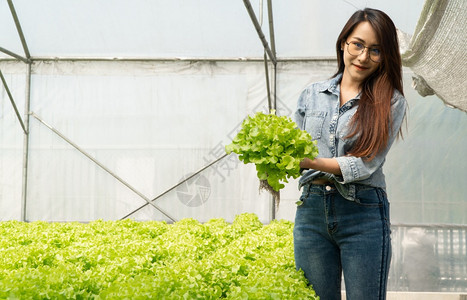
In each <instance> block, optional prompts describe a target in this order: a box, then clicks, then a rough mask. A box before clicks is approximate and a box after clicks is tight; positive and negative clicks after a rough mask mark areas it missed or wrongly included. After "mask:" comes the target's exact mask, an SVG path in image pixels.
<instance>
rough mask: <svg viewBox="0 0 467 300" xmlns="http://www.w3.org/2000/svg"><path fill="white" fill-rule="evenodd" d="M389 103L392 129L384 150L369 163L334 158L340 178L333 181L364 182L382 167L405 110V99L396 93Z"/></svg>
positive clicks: (359, 159) (360, 160) (359, 158)
mask: <svg viewBox="0 0 467 300" xmlns="http://www.w3.org/2000/svg"><path fill="white" fill-rule="evenodd" d="M391 103H392V104H391V114H392V128H391V134H390V136H389V140H388V144H387V146H386V148H385V149H384V150H383V151H381V152H380V153H378V154H377V155H376V156H375V158H373V159H372V160H370V161H368V160H365V159H363V158H361V157H355V156H340V157H336V160H337V163H338V164H339V167H340V169H341V172H342V176H333V177H334V178H333V179H334V180H336V181H337V182H339V183H342V184H346V183H350V182H355V181H360V180H365V179H367V178H369V177H370V176H371V175H372V174H373V173H374V172H376V171H377V170H378V169H380V168H381V167H382V165H383V164H384V162H385V160H386V155H387V153H388V152H389V149H390V148H391V146H392V144H393V143H394V140H395V139H396V137H397V134H398V132H399V129H400V128H401V125H402V121H403V120H404V116H405V112H406V109H407V101H406V99H405V98H404V96H403V95H402V94H400V93H399V92H397V91H396V92H395V96H393V99H392V101H391Z"/></svg>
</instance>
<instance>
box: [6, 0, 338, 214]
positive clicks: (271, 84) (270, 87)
mask: <svg viewBox="0 0 467 300" xmlns="http://www.w3.org/2000/svg"><path fill="white" fill-rule="evenodd" d="M7 2H8V5H9V8H10V12H11V14H12V17H13V20H14V23H15V26H16V29H17V32H18V35H19V37H20V39H21V44H22V47H23V51H24V54H25V55H24V56H22V55H19V54H17V53H14V52H12V51H9V50H7V49H5V48H2V47H0V52H3V53H5V54H7V55H9V56H10V57H12V58H0V61H9V60H13V61H17V60H19V61H22V62H24V63H26V64H27V65H28V67H27V74H26V76H27V79H26V86H25V89H26V99H25V107H24V121H23V118H22V117H21V115H20V113H19V111H18V109H17V106H16V103H15V101H14V99H13V97H12V95H11V92H10V90H9V88H8V85H7V83H6V80H5V78H4V76H3V74H2V73H1V71H0V77H1V80H2V82H3V85H4V87H5V89H6V91H7V94H8V97H9V98H10V102H11V103H12V105H13V107H14V110H15V113H16V115H17V118H18V120H19V122H20V124H21V127H22V129H23V132H24V140H23V174H22V196H21V220H22V221H27V198H28V197H27V186H28V160H29V141H30V140H29V129H30V117H31V116H32V117H34V119H36V120H37V121H39V122H40V123H41V124H42V125H44V126H46V127H47V128H48V129H49V130H51V131H52V132H54V133H55V134H56V135H57V136H59V137H60V138H61V139H63V140H64V141H66V142H67V143H68V144H70V145H71V146H72V147H74V148H75V149H76V150H78V151H79V152H81V153H82V154H83V155H85V156H86V157H87V158H88V159H90V160H91V161H93V162H94V163H95V164H96V165H98V166H99V167H100V168H102V169H103V170H104V171H106V172H107V173H109V174H110V175H111V176H113V177H114V178H115V179H117V180H118V181H119V182H121V183H122V184H123V185H125V186H126V187H127V188H129V189H130V190H132V191H133V192H134V193H136V194H137V195H138V196H140V197H141V198H142V199H143V200H145V201H146V204H144V205H142V206H140V207H139V208H137V209H135V210H134V211H132V212H130V213H128V214H127V215H126V216H124V217H122V219H124V218H127V217H129V216H131V215H132V214H134V213H135V212H137V211H139V210H140V209H142V208H144V207H146V206H148V205H151V206H153V207H154V208H155V209H157V210H159V211H160V212H161V213H162V214H164V215H165V216H166V217H168V218H169V219H171V220H172V221H176V219H175V218H174V217H172V216H170V215H169V214H168V213H167V212H165V211H163V210H162V209H161V208H160V207H158V206H157V205H156V204H154V202H155V201H157V200H158V199H159V198H161V197H162V196H164V195H166V194H167V193H168V192H170V191H172V190H174V189H175V188H176V187H178V186H179V185H181V184H182V183H184V182H186V181H188V180H190V179H191V178H193V177H194V176H196V175H198V174H200V173H201V172H203V171H204V170H206V169H207V168H209V167H211V166H213V165H214V164H216V163H218V162H219V161H221V160H222V159H224V158H225V157H227V156H228V155H227V154H225V155H223V156H222V157H219V158H218V159H216V160H214V161H212V162H211V163H209V164H207V165H206V166H204V167H203V168H201V169H199V170H198V171H196V172H195V173H193V174H192V175H191V176H189V177H188V178H185V179H184V180H183V181H181V182H179V183H177V184H175V185H173V186H172V187H171V188H169V189H168V190H166V191H164V192H162V193H161V194H159V195H158V196H156V197H154V198H153V199H150V198H148V197H147V196H145V195H143V194H142V193H141V192H139V191H138V190H136V189H135V188H134V187H133V186H131V185H130V184H129V183H128V182H126V181H124V180H123V179H122V178H121V177H119V176H118V175H116V174H115V173H113V172H112V171H111V170H110V169H108V168H107V167H106V166H104V165H103V164H102V163H101V162H99V161H98V160H96V159H95V158H93V157H92V156H91V155H90V154H89V153H87V152H86V151H85V150H83V149H82V148H81V147H79V146H78V145H77V144H75V143H73V142H72V141H71V140H70V139H69V138H67V137H66V136H65V135H63V134H62V133H61V132H59V131H58V130H57V129H55V128H54V127H53V126H51V125H49V124H48V123H46V121H44V120H43V119H42V118H41V117H39V116H38V115H37V114H35V113H34V112H31V111H30V101H31V99H30V98H31V76H32V64H33V63H34V61H255V62H256V61H257V62H260V61H264V66H265V79H266V85H267V93H268V107H269V110H270V111H273V110H274V109H275V108H276V77H277V76H276V74H277V73H276V70H277V69H276V67H277V63H278V62H288V61H317V60H329V61H334V60H335V58H330V57H322V58H321V57H313V58H283V59H278V58H277V57H276V49H275V37H274V23H273V14H272V0H267V9H268V23H269V24H268V25H269V33H270V36H269V38H270V43H271V44H270V46H269V44H268V41H267V40H266V38H265V35H264V33H263V31H262V28H261V25H260V23H259V22H258V19H257V18H256V15H255V12H254V11H253V8H252V7H251V3H250V1H249V0H244V4H245V7H246V9H247V12H248V14H249V16H250V18H251V20H252V22H253V25H254V27H255V29H256V31H257V33H258V36H259V38H260V41H261V42H262V44H263V48H264V57H263V58H232V57H224V58H131V57H126V58H105V57H103V58H102V57H94V58H93V57H72V58H60V57H31V54H30V51H29V48H28V45H27V42H26V38H25V35H24V32H23V30H22V28H21V23H20V20H19V18H18V15H17V13H16V9H15V7H14V5H13V1H12V0H7ZM262 6H263V4H262V1H261V10H262ZM270 63H272V72H271V70H269V64H270ZM270 72H271V73H272V74H271V75H272V78H270ZM275 204H276V199H275V198H274V197H273V198H272V205H271V214H270V217H271V219H275V208H276V205H275Z"/></svg>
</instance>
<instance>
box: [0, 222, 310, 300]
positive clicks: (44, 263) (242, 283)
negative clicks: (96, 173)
mask: <svg viewBox="0 0 467 300" xmlns="http://www.w3.org/2000/svg"><path fill="white" fill-rule="evenodd" d="M292 229H293V223H291V222H289V221H283V220H282V221H273V222H271V223H270V224H268V225H263V224H262V223H261V222H260V221H259V219H258V217H257V216H256V215H254V214H242V215H238V216H237V217H236V218H235V220H234V222H233V223H232V224H229V223H227V222H226V221H225V220H223V219H211V220H209V221H208V222H206V223H204V224H201V223H199V222H198V221H196V220H193V219H183V220H180V221H178V222H176V223H174V224H166V223H165V222H155V221H151V222H136V221H132V220H124V221H101V220H99V221H94V222H91V223H88V224H81V223H46V222H32V223H24V222H17V221H7V222H0V299H318V297H317V296H316V295H315V293H314V291H313V290H312V289H311V288H310V287H309V286H307V282H306V279H305V277H304V276H303V272H302V271H297V270H296V269H295V263H294V260H293V257H294V255H293V237H292Z"/></svg>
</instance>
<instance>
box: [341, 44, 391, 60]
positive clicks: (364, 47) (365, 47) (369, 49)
mask: <svg viewBox="0 0 467 300" xmlns="http://www.w3.org/2000/svg"><path fill="white" fill-rule="evenodd" d="M351 43H352V44H355V43H358V44H362V43H360V42H345V44H346V45H347V53H349V54H350V55H352V56H359V55H361V54H362V53H363V52H364V51H365V49H368V56H369V57H370V60H371V61H372V62H375V63H379V62H381V57H382V56H381V54H380V55H379V60H374V59H372V58H371V52H370V51H371V50H372V49H377V48H372V47H367V46H365V45H363V44H362V46H363V49H362V51H361V52H360V53H359V54H352V53H350V51H349V46H350V44H351Z"/></svg>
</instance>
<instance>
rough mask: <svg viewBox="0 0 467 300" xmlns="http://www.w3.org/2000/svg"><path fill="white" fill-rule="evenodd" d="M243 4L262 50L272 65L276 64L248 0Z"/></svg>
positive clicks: (244, 0)
mask: <svg viewBox="0 0 467 300" xmlns="http://www.w3.org/2000/svg"><path fill="white" fill-rule="evenodd" d="M243 3H245V7H246V9H247V11H248V14H249V15H250V19H251V21H252V22H253V25H254V26H255V29H256V32H257V33H258V36H259V38H260V40H261V42H262V43H263V47H264V50H265V51H266V53H267V54H268V56H269V59H270V60H271V61H272V63H273V64H276V63H277V60H276V56H275V55H274V54H273V53H272V51H271V49H270V48H269V45H268V42H267V41H266V38H265V37H264V33H263V30H262V29H261V25H260V24H259V22H258V19H257V18H256V15H255V12H254V10H253V7H251V3H250V0H243Z"/></svg>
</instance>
